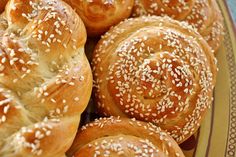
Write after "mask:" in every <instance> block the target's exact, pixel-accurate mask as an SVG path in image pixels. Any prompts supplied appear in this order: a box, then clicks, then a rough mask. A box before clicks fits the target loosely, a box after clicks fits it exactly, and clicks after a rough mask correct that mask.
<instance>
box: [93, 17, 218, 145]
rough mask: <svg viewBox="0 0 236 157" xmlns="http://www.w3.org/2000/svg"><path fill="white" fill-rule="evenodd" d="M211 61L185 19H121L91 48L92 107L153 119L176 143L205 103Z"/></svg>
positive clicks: (209, 97) (210, 80)
mask: <svg viewBox="0 0 236 157" xmlns="http://www.w3.org/2000/svg"><path fill="white" fill-rule="evenodd" d="M215 61H216V60H215V57H214V56H213V54H212V52H211V49H210V47H209V46H208V44H207V43H206V41H205V40H204V39H203V38H202V37H201V35H199V34H198V33H197V32H196V31H194V30H193V29H192V28H191V27H190V26H188V25H187V24H186V23H180V22H178V21H174V20H172V19H170V18H167V17H165V18H162V17H157V16H151V17H139V18H134V19H129V20H126V21H124V22H122V23H120V24H119V25H117V26H116V27H114V28H113V29H111V30H110V31H108V32H107V33H106V34H105V35H104V36H103V37H102V39H101V40H100V41H99V43H98V45H97V46H96V48H95V51H94V54H93V62H92V65H93V72H94V80H95V81H94V82H95V85H94V87H95V97H96V102H97V106H98V108H99V110H100V111H101V112H102V113H103V114H105V115H114V116H122V117H135V118H136V119H139V120H143V121H149V122H153V123H155V124H157V125H158V126H160V127H162V128H163V129H164V130H166V131H167V132H168V133H170V134H171V135H172V137H173V138H174V139H175V140H176V141H177V142H178V143H181V142H183V141H184V140H186V139H187V138H188V137H190V136H191V135H192V134H193V133H194V132H195V131H196V130H197V128H198V127H199V125H200V122H201V121H202V119H203V117H204V115H205V113H206V111H207V108H209V107H210V106H211V102H212V92H213V88H214V86H215V82H216V62H215Z"/></svg>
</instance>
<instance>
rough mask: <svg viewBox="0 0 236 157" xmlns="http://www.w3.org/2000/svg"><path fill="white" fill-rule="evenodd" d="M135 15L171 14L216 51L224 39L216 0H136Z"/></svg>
mask: <svg viewBox="0 0 236 157" xmlns="http://www.w3.org/2000/svg"><path fill="white" fill-rule="evenodd" d="M132 14H133V16H141V15H147V14H149V15H158V16H166V15H167V16H170V17H172V18H174V19H176V20H180V21H186V22H188V23H189V24H190V25H192V26H193V27H194V28H196V29H197V30H198V31H199V33H200V34H201V35H202V36H203V37H204V38H205V40H206V41H207V42H208V44H209V45H210V46H211V48H212V49H213V50H214V52H216V51H217V50H218V48H219V46H220V44H221V42H222V40H223V35H224V28H223V17H222V14H221V12H220V9H219V7H218V5H217V3H216V1H215V0H184V1H183V0H171V1H166V0H135V4H134V9H133V13H132Z"/></svg>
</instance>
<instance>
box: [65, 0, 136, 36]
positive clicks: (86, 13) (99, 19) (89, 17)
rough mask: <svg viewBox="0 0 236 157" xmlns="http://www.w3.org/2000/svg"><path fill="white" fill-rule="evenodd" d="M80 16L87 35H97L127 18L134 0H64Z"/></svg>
mask: <svg viewBox="0 0 236 157" xmlns="http://www.w3.org/2000/svg"><path fill="white" fill-rule="evenodd" d="M64 1H66V2H67V3H68V4H70V5H71V6H72V7H73V8H74V9H75V10H76V12H77V13H78V14H79V16H80V17H81V18H82V20H83V22H84V24H85V26H86V28H87V32H88V35H89V36H98V35H101V34H103V33H104V32H106V31H107V30H108V29H109V28H110V27H111V26H114V25H116V24H117V23H119V22H120V21H122V20H124V19H126V18H128V17H129V16H130V14H131V12H132V7H133V5H134V0H64Z"/></svg>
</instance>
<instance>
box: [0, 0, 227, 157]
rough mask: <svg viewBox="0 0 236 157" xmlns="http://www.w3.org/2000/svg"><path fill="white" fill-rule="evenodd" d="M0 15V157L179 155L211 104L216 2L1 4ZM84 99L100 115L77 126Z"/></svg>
mask: <svg viewBox="0 0 236 157" xmlns="http://www.w3.org/2000/svg"><path fill="white" fill-rule="evenodd" d="M0 11H1V12H2V13H1V16H0V40H1V43H0V52H1V53H0V73H1V75H0V77H1V85H0V95H1V97H0V98H1V100H0V156H2V157H23V156H24V157H25V156H29V157H31V156H32V157H35V156H42V157H52V156H53V157H54V156H55V157H65V156H68V157H72V156H73V157H84V156H86V157H87V156H88V157H89V156H91V157H92V156H93V157H99V156H104V157H108V156H112V157H115V156H117V157H118V156H129V157H136V156H139V157H142V156H143V157H146V156H150V157H159V156H163V157H164V156H166V157H167V156H170V157H172V156H173V157H175V156H176V157H182V156H184V154H183V152H182V151H181V149H180V147H179V145H178V144H180V143H183V142H184V141H186V140H187V139H188V138H189V137H190V136H192V135H193V134H194V133H195V132H196V131H197V129H198V128H199V126H200V125H201V122H202V121H203V120H204V116H205V114H206V113H207V110H208V109H209V108H210V106H211V103H212V100H213V90H214V87H215V84H216V74H217V61H216V58H215V53H216V52H217V50H218V48H219V46H220V43H221V42H222V40H223V18H222V15H221V13H220V11H219V8H218V6H217V3H216V2H215V0H186V1H182V0H173V1H167V0H156V1H155V0H145V1H144V0H116V1H114V0H64V1H62V0H24V1H23V0H9V1H1V2H0ZM86 32H87V33H86ZM87 34H88V36H89V37H90V38H87ZM86 40H87V47H89V49H85V42H86ZM98 40H99V41H98ZM91 41H92V42H91ZM97 41H98V42H97ZM89 43H95V44H96V46H93V45H90V44H89ZM87 50H90V51H87ZM85 51H86V53H87V54H91V53H92V55H88V56H92V57H91V60H92V61H91V68H90V65H89V62H88V59H87V58H86V55H85V53H84V52H85ZM91 51H92V52H91ZM89 60H90V59H89ZM91 69H92V70H91ZM92 75H93V79H92ZM92 84H93V87H94V88H93V91H94V92H93V93H94V94H93V96H91V91H92ZM90 98H91V100H93V102H94V103H93V104H92V108H93V106H94V108H95V112H96V114H97V116H99V117H100V118H99V119H96V120H94V121H93V122H91V123H88V124H85V125H84V126H82V127H79V124H80V119H81V114H82V112H83V111H84V110H85V108H86V106H87V105H88V101H89V99H90ZM90 107H91V106H90ZM88 109H90V108H88ZM85 116H87V115H85ZM82 119H83V117H82ZM77 130H78V131H77Z"/></svg>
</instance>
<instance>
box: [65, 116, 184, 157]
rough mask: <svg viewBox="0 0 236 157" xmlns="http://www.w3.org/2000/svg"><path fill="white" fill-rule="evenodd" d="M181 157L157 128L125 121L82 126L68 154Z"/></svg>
mask: <svg viewBox="0 0 236 157" xmlns="http://www.w3.org/2000/svg"><path fill="white" fill-rule="evenodd" d="M108 155H109V156H112V157H121V156H122V157H136V156H139V157H147V156H148V157H184V155H183V153H182V151H181V149H180V148H179V146H178V144H177V143H176V142H175V141H174V140H173V139H172V138H171V137H170V136H169V135H168V134H167V133H166V132H164V131H162V130H161V129H160V128H158V127H157V126H155V125H153V124H151V123H146V122H141V121H137V120H135V119H126V118H114V117H110V118H100V119H98V120H95V121H94V122H92V123H89V124H87V125H85V126H83V127H82V129H81V130H79V131H78V133H77V135H76V138H75V141H74V143H73V145H72V147H71V148H70V150H69V152H68V156H69V157H71V156H74V157H85V156H86V157H94V156H108Z"/></svg>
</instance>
